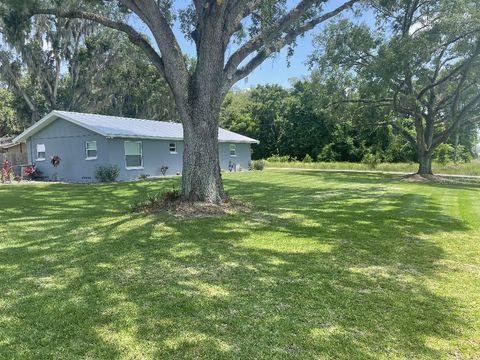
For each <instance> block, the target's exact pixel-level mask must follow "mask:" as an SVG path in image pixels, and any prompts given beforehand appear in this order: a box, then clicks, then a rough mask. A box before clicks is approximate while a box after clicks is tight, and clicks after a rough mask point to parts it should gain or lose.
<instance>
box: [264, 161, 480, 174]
mask: <svg viewBox="0 0 480 360" xmlns="http://www.w3.org/2000/svg"><path fill="white" fill-rule="evenodd" d="M265 165H266V166H267V167H271V168H273V167H275V168H298V169H317V170H361V171H371V170H376V171H386V172H405V173H415V172H417V171H418V164H416V163H381V164H378V165H377V166H376V167H375V168H374V169H372V167H371V166H369V165H368V164H362V163H352V162H314V163H304V162H301V161H290V162H272V161H267V162H265ZM432 167H433V172H434V173H435V174H446V175H465V176H480V161H478V160H475V161H472V162H469V163H462V164H458V165H456V166H454V165H453V164H447V165H442V164H439V163H433V166H432Z"/></svg>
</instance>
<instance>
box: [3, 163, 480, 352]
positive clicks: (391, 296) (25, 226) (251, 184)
mask: <svg viewBox="0 0 480 360" xmlns="http://www.w3.org/2000/svg"><path fill="white" fill-rule="evenodd" d="M224 178H225V183H226V187H227V189H228V191H229V192H230V194H232V195H233V196H234V197H235V198H238V199H243V200H245V201H249V202H251V203H252V206H253V211H252V212H251V213H242V214H233V215H227V216H225V217H223V218H221V219H213V218H203V219H189V220H179V219H175V218H173V217H170V216H168V215H165V214H158V215H148V216H145V215H133V214H130V213H128V211H127V209H128V206H129V204H131V203H132V202H133V201H134V200H138V199H142V198H144V197H145V194H146V193H147V192H155V191H159V190H161V189H163V188H171V187H172V185H173V184H174V183H175V184H176V183H177V182H178V179H167V180H163V181H162V180H159V181H145V182H133V183H122V184H115V185H63V184H35V185H31V184H28V185H8V186H0V220H1V223H0V224H1V225H0V359H37V358H42V359H43V358H44V359H113V358H120V359H159V358H172V359H194V358H202V359H217V358H226V359H265V358H267V359H314V358H315V359H479V356H480V187H474V186H452V185H429V184H420V183H403V182H400V181H398V180H396V178H395V177H393V176H386V175H379V174H345V173H321V172H318V173H317V172H302V171H298V172H294V171H293V172H282V171H265V172H257V173H244V174H234V175H225V176H224Z"/></svg>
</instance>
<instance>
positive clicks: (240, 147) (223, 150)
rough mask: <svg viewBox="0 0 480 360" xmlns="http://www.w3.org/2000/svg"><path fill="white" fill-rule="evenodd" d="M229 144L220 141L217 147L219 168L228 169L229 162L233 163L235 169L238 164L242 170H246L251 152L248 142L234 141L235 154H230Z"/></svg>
mask: <svg viewBox="0 0 480 360" xmlns="http://www.w3.org/2000/svg"><path fill="white" fill-rule="evenodd" d="M230 145H231V143H220V144H219V145H218V147H219V149H218V150H219V157H220V168H222V169H224V170H228V165H229V164H230V162H232V164H233V165H234V169H237V165H238V166H240V169H241V170H242V171H245V170H248V165H249V163H250V160H251V157H252V152H251V150H250V144H244V143H236V144H234V145H235V148H236V156H230Z"/></svg>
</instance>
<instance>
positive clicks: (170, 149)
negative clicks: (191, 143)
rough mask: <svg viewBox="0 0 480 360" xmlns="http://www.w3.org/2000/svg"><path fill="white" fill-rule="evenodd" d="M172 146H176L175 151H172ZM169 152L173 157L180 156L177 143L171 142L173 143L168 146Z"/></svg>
mask: <svg viewBox="0 0 480 360" xmlns="http://www.w3.org/2000/svg"><path fill="white" fill-rule="evenodd" d="M171 145H174V146H175V151H172V147H171ZM168 151H170V154H172V155H175V154H178V152H177V143H176V142H171V143H169V144H168Z"/></svg>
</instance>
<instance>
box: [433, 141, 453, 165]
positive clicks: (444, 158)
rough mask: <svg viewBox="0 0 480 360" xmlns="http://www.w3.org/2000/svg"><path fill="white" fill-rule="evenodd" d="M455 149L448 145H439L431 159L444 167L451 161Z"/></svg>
mask: <svg viewBox="0 0 480 360" xmlns="http://www.w3.org/2000/svg"><path fill="white" fill-rule="evenodd" d="M454 154H455V149H454V148H453V146H452V145H450V144H445V143H444V144H440V145H438V146H437V148H436V149H435V151H434V152H433V158H434V159H435V160H437V162H439V163H440V164H442V165H446V164H447V163H449V162H450V161H452V160H453V156H454Z"/></svg>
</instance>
